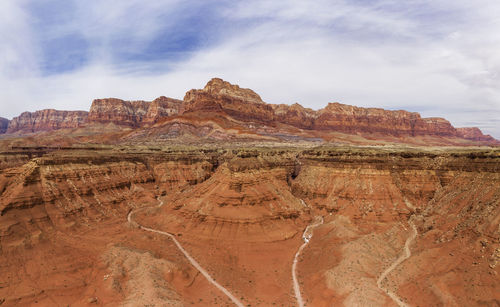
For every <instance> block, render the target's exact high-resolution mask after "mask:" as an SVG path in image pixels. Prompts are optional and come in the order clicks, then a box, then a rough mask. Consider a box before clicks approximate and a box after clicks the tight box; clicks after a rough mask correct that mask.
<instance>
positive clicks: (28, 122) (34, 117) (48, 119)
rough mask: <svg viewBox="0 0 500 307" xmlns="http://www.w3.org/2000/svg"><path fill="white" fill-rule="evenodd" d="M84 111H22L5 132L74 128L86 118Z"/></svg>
mask: <svg viewBox="0 0 500 307" xmlns="http://www.w3.org/2000/svg"><path fill="white" fill-rule="evenodd" d="M87 116H88V112H86V111H59V110H53V109H46V110H41V111H36V112H24V113H22V114H21V115H19V116H17V117H14V118H13V119H12V120H11V121H10V122H9V126H8V128H7V131H6V132H7V133H15V132H19V133H32V132H38V131H49V130H56V129H63V128H76V127H79V126H81V125H83V124H84V123H85V122H86V120H87Z"/></svg>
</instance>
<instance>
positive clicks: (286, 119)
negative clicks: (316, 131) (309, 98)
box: [272, 103, 318, 129]
mask: <svg viewBox="0 0 500 307" xmlns="http://www.w3.org/2000/svg"><path fill="white" fill-rule="evenodd" d="M272 107H273V111H274V118H275V120H276V121H278V122H280V123H285V124H288V125H292V126H295V127H299V128H302V129H312V128H313V127H314V123H315V121H316V119H317V118H318V113H317V112H316V111H314V110H312V109H309V108H304V107H303V106H301V105H300V104H298V103H294V104H292V105H291V106H290V105H287V104H278V105H272Z"/></svg>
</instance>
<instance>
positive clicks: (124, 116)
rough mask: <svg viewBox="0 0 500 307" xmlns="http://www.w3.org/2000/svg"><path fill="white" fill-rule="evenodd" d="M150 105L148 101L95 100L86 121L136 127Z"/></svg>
mask: <svg viewBox="0 0 500 307" xmlns="http://www.w3.org/2000/svg"><path fill="white" fill-rule="evenodd" d="M150 104H151V103H150V102H148V101H125V100H121V99H117V98H105V99H95V100H94V101H92V106H91V107H90V112H89V119H88V121H89V123H91V122H98V123H115V124H118V125H125V126H131V127H138V126H139V124H140V123H141V122H142V119H143V117H144V116H145V115H146V113H147V112H148V108H149V105H150Z"/></svg>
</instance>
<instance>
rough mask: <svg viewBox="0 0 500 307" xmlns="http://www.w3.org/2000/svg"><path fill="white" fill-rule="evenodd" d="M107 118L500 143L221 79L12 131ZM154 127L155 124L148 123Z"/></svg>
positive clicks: (341, 137)
mask: <svg viewBox="0 0 500 307" xmlns="http://www.w3.org/2000/svg"><path fill="white" fill-rule="evenodd" d="M106 123H113V124H115V125H119V126H126V127H129V128H132V129H139V130H140V131H139V132H138V133H137V135H141V136H145V135H147V136H148V138H149V139H151V138H154V137H155V136H159V134H161V135H163V136H164V135H170V136H172V137H177V136H183V135H189V136H190V137H194V138H216V139H221V138H240V139H244V138H246V137H248V138H250V139H256V138H257V139H259V138H260V139H262V138H266V139H269V140H270V139H274V140H283V139H285V140H288V139H304V140H311V139H315V140H323V141H342V142H353V140H355V139H356V138H364V139H365V140H366V141H363V142H366V143H370V142H371V141H377V140H378V141H388V142H393V143H415V144H420V145H429V144H430V145H495V144H496V145H498V144H500V143H499V142H498V141H497V140H495V139H494V138H493V137H491V136H489V135H484V134H483V133H482V132H481V131H480V130H479V129H478V128H458V129H457V128H455V127H453V126H452V125H451V124H450V122H448V121H447V120H445V119H443V118H422V117H421V116H420V114H418V113H415V112H407V111H389V110H384V109H379V108H360V107H355V106H350V105H345V104H340V103H329V104H328V105H327V106H326V107H325V108H323V109H320V110H318V111H314V110H312V109H308V108H304V107H302V106H301V105H299V104H297V103H295V104H293V105H285V104H280V105H274V104H267V103H265V102H263V101H262V99H261V97H260V96H259V95H258V94H256V93H255V92H254V91H252V90H250V89H245V88H240V87H239V86H238V85H233V84H230V83H229V82H226V81H223V80H222V79H218V78H214V79H212V80H210V81H209V82H208V83H207V85H206V86H205V87H204V88H203V89H201V90H190V91H188V92H187V93H186V95H185V97H184V99H183V100H176V99H172V98H167V97H164V96H162V97H159V98H157V99H155V100H154V101H152V102H149V101H125V100H121V99H116V98H106V99H96V100H94V101H93V102H92V105H91V107H90V112H89V113H88V117H87V114H86V113H85V112H72V111H55V110H43V111H37V112H34V113H29V112H25V113H23V114H21V115H20V116H19V117H16V118H14V119H13V120H12V121H11V122H10V124H9V128H8V129H7V133H13V132H17V131H20V132H37V131H46V130H50V129H61V128H74V127H80V126H87V127H92V125H96V124H106ZM148 128H151V130H148V131H146V130H144V129H148ZM141 129H142V130H141ZM174 131H175V133H172V132H174ZM0 133H1V130H0ZM350 135H351V136H354V137H349V136H350ZM370 140H371V141H370Z"/></svg>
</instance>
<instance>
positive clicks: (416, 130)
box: [314, 103, 457, 137]
mask: <svg viewBox="0 0 500 307" xmlns="http://www.w3.org/2000/svg"><path fill="white" fill-rule="evenodd" d="M314 128H316V129H318V130H335V131H342V132H347V133H357V132H367V133H381V134H389V135H396V136H421V135H438V136H448V137H454V136H456V135H457V133H456V130H455V128H453V126H452V125H451V124H450V123H449V122H448V121H447V120H445V119H443V118H421V117H420V114H418V113H415V112H407V111H389V110H384V109H379V108H360V107H355V106H349V105H345V104H340V103H329V104H328V105H327V106H326V108H324V109H321V110H319V111H318V117H317V119H316V121H315V122H314Z"/></svg>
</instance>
